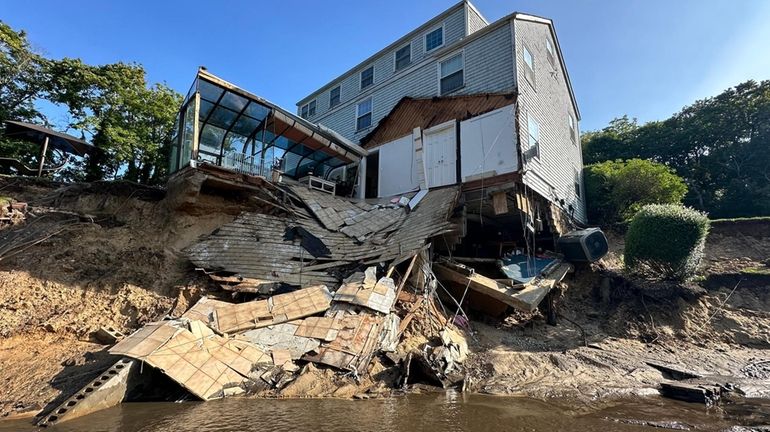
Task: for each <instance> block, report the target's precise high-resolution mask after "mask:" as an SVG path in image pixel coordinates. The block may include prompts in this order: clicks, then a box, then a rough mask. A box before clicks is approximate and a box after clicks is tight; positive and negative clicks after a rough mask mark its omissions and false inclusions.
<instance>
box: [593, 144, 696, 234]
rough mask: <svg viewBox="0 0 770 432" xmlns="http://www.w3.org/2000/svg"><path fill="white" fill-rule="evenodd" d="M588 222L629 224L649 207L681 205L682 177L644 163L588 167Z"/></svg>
mask: <svg viewBox="0 0 770 432" xmlns="http://www.w3.org/2000/svg"><path fill="white" fill-rule="evenodd" d="M584 181H585V187H586V202H587V203H588V218H589V220H591V221H592V222H593V223H598V224H603V225H604V224H613V223H617V222H622V221H627V220H629V219H630V218H631V217H633V216H634V215H635V214H636V212H638V211H639V209H641V208H642V206H644V205H647V204H678V203H681V202H682V198H683V197H684V195H685V194H686V193H687V186H686V185H685V183H684V180H682V178H681V177H679V176H677V175H676V174H675V173H674V172H673V170H671V169H670V168H668V167H666V166H665V165H663V164H659V163H656V162H651V161H648V160H642V159H631V160H628V161H625V162H624V161H620V160H618V161H606V162H601V163H597V164H593V165H588V166H587V167H585V176H584Z"/></svg>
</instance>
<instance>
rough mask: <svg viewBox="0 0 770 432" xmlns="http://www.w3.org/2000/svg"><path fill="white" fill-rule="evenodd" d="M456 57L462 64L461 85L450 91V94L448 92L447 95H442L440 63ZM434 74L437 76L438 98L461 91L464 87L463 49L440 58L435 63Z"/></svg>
mask: <svg viewBox="0 0 770 432" xmlns="http://www.w3.org/2000/svg"><path fill="white" fill-rule="evenodd" d="M457 55H460V58H461V60H462V64H463V65H462V71H463V84H462V85H461V86H460V87H457V88H456V89H454V90H452V91H450V92H448V93H444V94H442V93H441V78H442V77H441V63H443V62H445V61H447V60H449V59H451V58H453V57H456V56H457ZM436 74H437V75H438V92H437V94H438V95H439V96H444V95H449V94H452V93H454V92H456V91H457V90H460V89H462V88H463V87H465V50H464V49H462V50H460V51H455V52H453V53H452V54H449V55H446V56H444V57H441V58H440V59H439V60H438V61H437V62H436Z"/></svg>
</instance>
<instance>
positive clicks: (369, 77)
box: [361, 66, 374, 90]
mask: <svg viewBox="0 0 770 432" xmlns="http://www.w3.org/2000/svg"><path fill="white" fill-rule="evenodd" d="M372 84H374V66H369V67H368V68H366V69H364V70H363V71H361V90H363V89H365V88H367V87H369V86H370V85H372Z"/></svg>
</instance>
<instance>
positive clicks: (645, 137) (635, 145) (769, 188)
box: [582, 80, 770, 217]
mask: <svg viewBox="0 0 770 432" xmlns="http://www.w3.org/2000/svg"><path fill="white" fill-rule="evenodd" d="M582 143H583V157H584V160H585V162H586V164H591V163H597V162H602V161H607V160H618V159H621V160H626V159H632V158H640V159H649V160H652V161H656V162H660V163H663V164H665V165H667V166H669V167H671V168H672V169H673V170H674V171H675V172H676V173H677V174H678V175H680V176H681V177H682V178H684V179H685V182H686V184H687V186H688V193H687V195H686V197H685V202H686V203H687V204H688V205H691V206H693V207H695V208H697V209H699V210H701V211H706V212H708V213H709V214H710V216H711V217H741V216H758V215H766V214H770V80H765V81H761V82H757V81H746V82H744V83H742V84H739V85H737V86H735V87H733V88H730V89H727V90H725V91H724V92H722V93H721V94H719V95H718V96H715V97H711V98H707V99H703V100H699V101H696V102H695V103H693V104H692V105H689V106H687V107H685V108H684V109H682V111H680V112H679V113H677V114H674V115H673V116H672V117H671V118H668V119H666V120H663V121H655V122H650V123H646V124H644V125H639V124H638V123H637V122H636V120H635V119H629V118H628V117H627V116H623V117H621V118H617V119H615V120H613V121H612V122H610V124H609V125H608V126H607V127H606V128H604V129H602V130H600V131H594V132H588V133H586V134H584V136H583V139H582ZM589 205H591V204H590V203H589Z"/></svg>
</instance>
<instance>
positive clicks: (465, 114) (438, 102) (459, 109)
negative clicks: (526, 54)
mask: <svg viewBox="0 0 770 432" xmlns="http://www.w3.org/2000/svg"><path fill="white" fill-rule="evenodd" d="M514 103H516V94H515V93H482V94H474V95H463V96H446V97H433V98H424V99H420V98H412V97H404V98H402V99H401V100H400V101H398V103H397V104H396V106H394V107H393V109H392V110H391V111H390V113H388V115H386V116H385V117H383V118H382V120H380V122H379V123H378V124H377V126H376V127H375V128H374V129H372V131H371V132H369V133H368V134H367V135H366V136H365V137H363V138H361V144H362V145H363V146H364V148H366V149H373V148H375V147H378V146H380V145H382V144H385V143H388V142H391V141H393V140H396V139H399V138H402V137H404V136H406V135H409V134H411V133H412V130H413V129H414V128H416V127H420V128H422V129H428V128H430V127H432V126H436V125H439V124H441V123H445V122H447V121H450V120H460V121H462V120H466V119H469V118H471V117H476V116H479V115H481V114H484V113H487V112H490V111H493V110H496V109H498V108H502V107H504V106H508V105H511V104H514Z"/></svg>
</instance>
